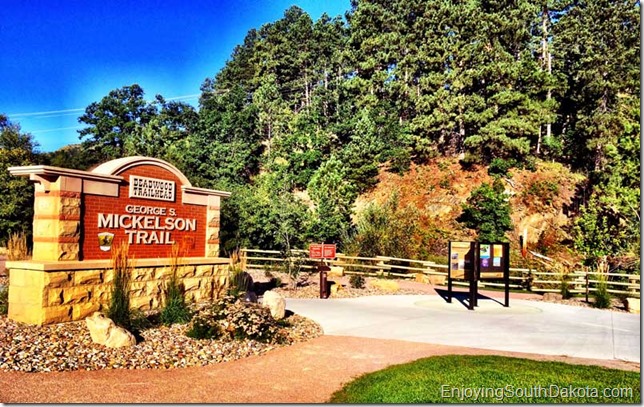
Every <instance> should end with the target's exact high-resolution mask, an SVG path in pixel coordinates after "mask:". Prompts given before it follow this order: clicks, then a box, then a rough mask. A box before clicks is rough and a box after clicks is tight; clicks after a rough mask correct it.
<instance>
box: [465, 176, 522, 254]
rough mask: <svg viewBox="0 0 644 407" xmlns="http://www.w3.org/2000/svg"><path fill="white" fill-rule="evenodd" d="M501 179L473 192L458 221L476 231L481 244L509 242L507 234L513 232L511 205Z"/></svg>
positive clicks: (484, 184)
mask: <svg viewBox="0 0 644 407" xmlns="http://www.w3.org/2000/svg"><path fill="white" fill-rule="evenodd" d="M503 190H504V188H503V183H502V182H501V180H500V179H499V178H496V179H495V180H494V183H493V184H492V185H489V184H486V183H483V184H481V186H480V187H479V188H477V189H475V190H473V191H472V194H471V195H470V196H469V198H467V203H466V204H463V205H462V207H463V212H462V213H461V214H460V215H459V217H458V218H457V219H456V220H457V221H458V222H461V223H463V224H464V225H465V226H467V227H468V228H470V229H474V230H476V232H477V234H478V239H477V240H478V241H480V242H507V238H506V237H505V232H506V231H508V230H512V219H511V218H510V212H511V209H510V203H509V202H508V200H507V197H506V195H505V193H504V192H503Z"/></svg>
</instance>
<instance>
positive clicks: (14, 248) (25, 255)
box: [7, 232, 31, 261]
mask: <svg viewBox="0 0 644 407" xmlns="http://www.w3.org/2000/svg"><path fill="white" fill-rule="evenodd" d="M30 256H31V254H30V253H29V248H28V247H27V235H26V234H25V233H24V232H20V233H12V234H11V236H9V240H8V241H7V259H8V260H10V261H16V260H28V259H29V257H30Z"/></svg>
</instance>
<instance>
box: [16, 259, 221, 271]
mask: <svg viewBox="0 0 644 407" xmlns="http://www.w3.org/2000/svg"><path fill="white" fill-rule="evenodd" d="M130 262H131V267H160V266H168V265H169V264H170V259H169V258H156V259H136V258H134V259H131V260H130ZM229 262H230V259H228V258H226V257H185V258H179V260H178V262H177V265H179V266H200V265H212V264H228V263H229ZM6 267H7V269H19V270H35V271H75V270H96V269H111V268H112V260H110V259H106V260H85V261H33V260H18V261H8V262H7V263H6Z"/></svg>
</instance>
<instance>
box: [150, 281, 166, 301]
mask: <svg viewBox="0 0 644 407" xmlns="http://www.w3.org/2000/svg"><path fill="white" fill-rule="evenodd" d="M164 292H165V283H163V282H161V281H158V280H155V281H148V282H147V283H146V285H145V295H146V296H155V297H160V296H163V293H164Z"/></svg>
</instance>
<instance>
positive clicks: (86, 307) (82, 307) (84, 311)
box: [72, 302, 103, 321]
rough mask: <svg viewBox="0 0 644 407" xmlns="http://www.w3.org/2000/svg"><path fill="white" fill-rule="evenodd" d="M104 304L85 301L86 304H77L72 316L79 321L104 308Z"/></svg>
mask: <svg viewBox="0 0 644 407" xmlns="http://www.w3.org/2000/svg"><path fill="white" fill-rule="evenodd" d="M102 308H103V307H102V305H101V304H99V303H93V302H90V303H85V304H76V305H74V308H73V310H72V318H73V320H74V321H79V320H81V319H85V318H86V317H88V316H90V315H92V314H93V313H94V312H96V311H101V310H102Z"/></svg>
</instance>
